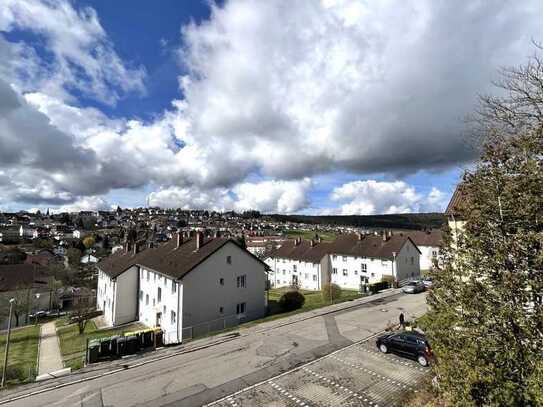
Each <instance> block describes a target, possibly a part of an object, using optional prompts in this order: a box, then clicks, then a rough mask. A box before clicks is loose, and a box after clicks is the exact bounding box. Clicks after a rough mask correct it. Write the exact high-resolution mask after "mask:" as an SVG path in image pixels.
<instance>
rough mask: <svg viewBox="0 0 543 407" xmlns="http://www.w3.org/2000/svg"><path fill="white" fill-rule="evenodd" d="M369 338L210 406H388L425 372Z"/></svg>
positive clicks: (425, 370) (412, 385)
mask: <svg viewBox="0 0 543 407" xmlns="http://www.w3.org/2000/svg"><path fill="white" fill-rule="evenodd" d="M372 346H375V344H374V343H373V341H372V342H369V341H366V342H363V343H360V344H356V345H354V346H348V347H346V348H345V349H342V350H340V351H339V352H335V353H333V354H330V355H328V356H326V357H324V358H322V359H320V360H318V361H315V362H312V363H309V364H306V365H304V366H302V367H300V368H297V369H293V370H292V371H290V372H288V373H286V374H283V375H281V376H278V377H275V378H272V379H270V380H268V381H265V382H263V383H261V384H259V385H257V386H251V387H249V388H247V389H245V390H242V391H241V392H238V393H236V394H234V395H232V396H229V397H227V398H225V399H222V400H221V401H220V403H215V404H213V403H212V405H216V406H218V405H220V406H229V407H244V406H274V407H275V406H277V407H280V406H289V407H290V406H296V407H305V406H307V407H309V406H330V407H336V406H345V407H351V406H352V407H354V406H362V407H380V406H392V405H394V404H395V403H397V401H398V400H399V399H400V398H401V396H402V394H405V393H406V392H407V391H409V390H412V389H415V388H416V386H417V383H418V382H419V381H420V380H421V379H422V378H423V376H424V375H425V374H427V373H428V372H429V369H424V368H422V367H419V366H418V365H417V364H416V362H412V361H410V360H405V359H402V358H399V357H397V356H395V355H389V354H382V353H380V352H378V351H377V350H375V349H373V348H372Z"/></svg>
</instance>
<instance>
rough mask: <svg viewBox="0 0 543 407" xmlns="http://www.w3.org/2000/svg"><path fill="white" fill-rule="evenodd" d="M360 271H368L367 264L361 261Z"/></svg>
mask: <svg viewBox="0 0 543 407" xmlns="http://www.w3.org/2000/svg"><path fill="white" fill-rule="evenodd" d="M360 271H362V273H367V271H368V265H367V264H364V263H362V264H361V265H360Z"/></svg>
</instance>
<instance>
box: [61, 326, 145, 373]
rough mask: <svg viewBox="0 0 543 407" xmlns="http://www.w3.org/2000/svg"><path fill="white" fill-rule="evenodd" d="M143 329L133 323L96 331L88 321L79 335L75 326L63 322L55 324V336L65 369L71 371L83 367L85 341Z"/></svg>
mask: <svg viewBox="0 0 543 407" xmlns="http://www.w3.org/2000/svg"><path fill="white" fill-rule="evenodd" d="M142 328H145V326H144V325H142V324H139V323H135V324H130V325H126V326H123V327H121V328H112V329H106V330H100V331H98V330H97V328H96V324H95V323H94V321H89V322H88V323H87V325H86V326H85V332H84V333H83V334H79V328H78V327H77V324H70V325H64V321H62V320H59V321H58V322H57V335H58V338H59V343H60V353H61V354H62V358H63V360H64V365H65V366H66V367H71V368H72V369H73V370H76V369H79V368H81V367H83V360H84V358H85V350H86V349H85V348H86V346H87V339H89V340H91V339H100V338H104V337H106V336H114V335H122V334H123V333H124V332H128V331H134V330H137V329H142Z"/></svg>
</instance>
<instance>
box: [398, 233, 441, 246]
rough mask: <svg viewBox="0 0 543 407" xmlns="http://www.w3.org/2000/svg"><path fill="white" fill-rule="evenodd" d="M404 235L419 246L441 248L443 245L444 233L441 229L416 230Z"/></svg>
mask: <svg viewBox="0 0 543 407" xmlns="http://www.w3.org/2000/svg"><path fill="white" fill-rule="evenodd" d="M403 233H404V234H405V235H407V236H409V237H410V238H411V240H412V241H413V242H414V243H415V244H416V245H417V246H433V247H439V246H441V244H442V243H443V232H442V231H441V229H431V230H414V231H410V232H403Z"/></svg>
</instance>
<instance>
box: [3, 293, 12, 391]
mask: <svg viewBox="0 0 543 407" xmlns="http://www.w3.org/2000/svg"><path fill="white" fill-rule="evenodd" d="M14 302H15V298H11V299H10V300H9V319H8V335H7V338H6V353H5V354H4V369H3V370H2V384H1V385H0V387H2V388H3V387H4V385H5V384H6V368H7V366H8V352H9V337H10V335H11V314H12V311H13V303H14Z"/></svg>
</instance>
